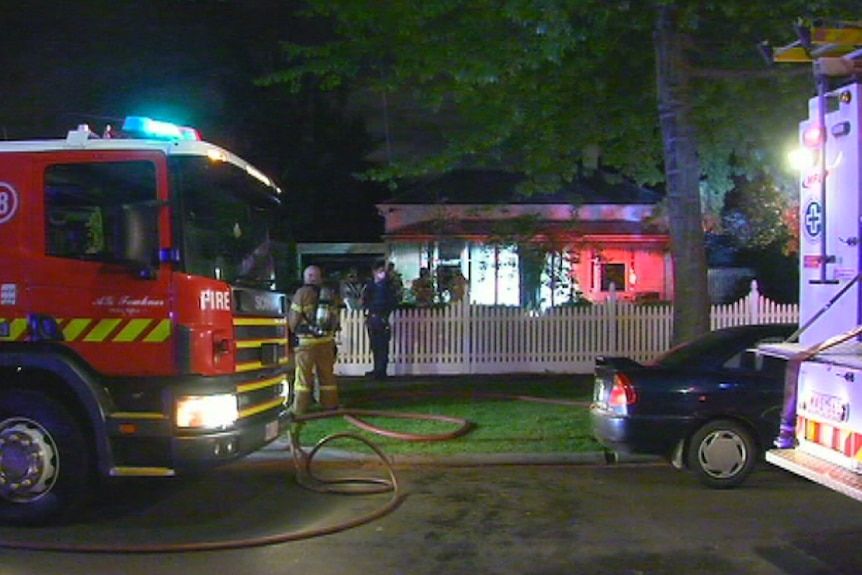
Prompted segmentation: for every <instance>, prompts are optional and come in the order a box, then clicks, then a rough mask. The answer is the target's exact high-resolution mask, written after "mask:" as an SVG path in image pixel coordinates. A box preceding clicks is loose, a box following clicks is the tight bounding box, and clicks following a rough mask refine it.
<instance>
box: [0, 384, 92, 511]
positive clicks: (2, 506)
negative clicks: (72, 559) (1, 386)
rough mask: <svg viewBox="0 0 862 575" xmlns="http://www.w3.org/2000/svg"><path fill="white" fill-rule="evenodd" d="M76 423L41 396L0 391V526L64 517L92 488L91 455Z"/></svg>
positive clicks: (17, 391)
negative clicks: (0, 524) (2, 524)
mask: <svg viewBox="0 0 862 575" xmlns="http://www.w3.org/2000/svg"><path fill="white" fill-rule="evenodd" d="M90 453H91V452H90V450H89V448H88V446H87V443H86V442H85V440H84V436H83V433H82V431H81V429H80V425H78V424H77V423H76V422H75V419H74V418H73V417H72V416H71V415H70V414H69V412H68V411H67V410H66V409H65V408H64V407H63V406H62V405H60V404H59V403H58V402H57V401H55V400H53V399H51V398H49V397H47V396H45V395H44V394H41V393H38V392H33V391H24V390H11V391H6V392H2V393H0V523H4V524H7V525H31V526H33V525H44V524H48V523H56V522H60V521H62V520H64V519H66V518H68V517H69V516H70V515H71V514H72V513H73V512H74V511H75V510H76V509H77V508H78V507H79V506H80V505H82V504H83V503H84V502H85V501H86V500H87V498H88V496H89V495H91V493H92V490H93V483H94V481H93V477H94V474H93V472H92V465H91V463H92V456H91V455H90Z"/></svg>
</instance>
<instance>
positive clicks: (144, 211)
mask: <svg viewBox="0 0 862 575" xmlns="http://www.w3.org/2000/svg"><path fill="white" fill-rule="evenodd" d="M160 207H161V206H159V205H153V204H142V205H130V206H129V205H127V206H123V207H122V208H120V210H119V212H118V214H117V219H116V220H115V221H116V223H115V225H114V228H113V229H114V238H113V239H114V241H113V245H114V258H115V260H116V261H118V262H122V263H124V264H126V265H128V266H130V267H132V268H133V269H135V271H137V272H141V277H151V275H152V274H151V273H150V272H152V271H153V268H154V267H155V266H157V265H158V252H159V223H158V222H159V220H158V216H159V208H160Z"/></svg>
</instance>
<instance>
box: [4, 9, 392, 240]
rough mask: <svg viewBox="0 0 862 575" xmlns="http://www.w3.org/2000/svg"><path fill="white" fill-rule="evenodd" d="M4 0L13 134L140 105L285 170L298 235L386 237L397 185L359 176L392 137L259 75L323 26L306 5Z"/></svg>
mask: <svg viewBox="0 0 862 575" xmlns="http://www.w3.org/2000/svg"><path fill="white" fill-rule="evenodd" d="M0 2H2V4H0V5H2V8H0V13H2V15H3V19H2V21H3V31H4V44H5V46H6V48H5V49H4V50H2V51H0V72H2V74H3V78H4V82H3V83H4V88H3V98H2V100H3V106H2V107H0V138H3V139H27V138H38V137H60V136H64V135H65V133H66V131H67V130H68V129H70V128H72V127H74V126H75V125H77V124H79V123H89V124H91V126H93V127H94V128H95V129H94V131H97V132H98V131H100V129H101V126H103V125H104V124H105V123H109V122H110V123H117V121H118V120H119V119H121V118H122V117H124V116H126V115H132V114H140V115H149V116H152V117H155V118H157V119H161V120H166V121H173V122H177V123H181V124H185V125H191V126H195V127H197V128H198V129H199V130H200V131H201V133H202V134H203V137H204V139H206V140H208V141H212V142H213V143H216V144H219V145H222V146H224V147H226V148H228V149H230V150H231V151H234V152H235V153H237V154H239V155H240V156H242V157H244V158H245V159H247V160H249V161H251V162H252V163H254V164H255V165H257V166H258V167H259V168H261V169H263V170H264V171H265V172H267V173H268V174H270V175H271V176H273V177H275V178H276V179H277V180H278V182H279V184H280V185H281V187H282V188H283V189H285V190H286V191H287V192H288V202H287V204H288V205H287V206H286V207H287V213H286V219H287V220H288V223H289V226H287V227H288V228H289V229H290V230H291V231H292V234H293V239H295V240H296V241H378V240H379V235H380V233H381V232H382V220H381V219H380V218H379V217H378V216H377V214H376V210H375V208H374V207H373V204H374V202H376V201H379V200H381V199H384V198H385V197H386V196H387V195H388V193H389V192H388V191H387V190H386V189H385V188H383V187H382V186H380V185H376V184H368V183H361V182H358V181H357V180H356V179H355V178H354V176H353V174H355V173H357V172H361V171H363V170H364V169H366V168H367V167H368V165H369V164H368V161H369V160H368V158H374V154H375V152H376V151H377V150H379V149H380V148H381V147H382V146H383V142H382V141H381V138H380V137H374V136H371V135H369V133H368V132H367V130H366V128H365V120H364V119H363V118H362V117H361V116H359V115H358V114H357V113H356V112H355V111H353V112H351V111H349V110H348V109H347V108H346V106H345V104H344V102H343V101H342V100H340V99H339V98H336V97H333V96H324V95H320V94H316V93H308V94H290V93H288V92H287V90H286V89H285V88H284V87H280V86H274V87H262V86H257V85H255V80H257V79H259V78H261V77H263V76H265V75H266V74H267V73H269V72H271V71H273V70H276V69H278V68H279V67H281V66H283V64H284V61H283V56H282V53H281V51H280V50H279V46H278V42H279V40H283V39H299V38H300V37H301V36H300V35H301V34H305V35H307V34H309V33H313V31H310V28H309V26H308V25H307V24H305V23H303V24H302V25H300V24H298V23H297V22H298V21H297V20H296V19H295V18H294V17H293V14H292V11H293V10H294V8H295V4H296V3H294V2H288V1H285V0H243V1H242V2H226V1H218V0H197V1H195V0H123V1H122V2H109V1H105V0H67V1H64V2H62V3H60V2H56V0H28V1H27V2H11V1H10V0H0ZM372 114H373V111H372ZM378 156H379V154H378Z"/></svg>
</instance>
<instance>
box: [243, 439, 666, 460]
mask: <svg viewBox="0 0 862 575" xmlns="http://www.w3.org/2000/svg"><path fill="white" fill-rule="evenodd" d="M303 448H304V449H305V450H306V452H308V451H309V450H310V449H311V448H310V447H303ZM386 456H387V457H388V458H389V462H390V464H392V465H394V466H408V465H427V466H449V467H467V466H476V465H614V464H629V463H656V462H658V461H660V458H658V457H653V456H647V455H626V454H617V453H609V452H601V451H591V452H583V453H456V454H449V455H410V454H386ZM249 457H250V458H252V459H256V460H275V459H282V458H289V457H291V453H290V444H289V443H288V441H287V440H286V439H278V440H276V441H274V442H273V443H271V444H269V445H268V446H266V447H264V448H263V449H261V450H259V451H257V452H255V453H253V454H251V455H249ZM315 459H316V460H319V461H321V462H330V463H356V464H364V463H373V462H375V461H378V458H377V455H376V454H374V453H363V452H357V451H350V450H346V449H336V448H330V447H324V448H322V449H321V450H320V451H319V452H318V453H317V455H316V456H315Z"/></svg>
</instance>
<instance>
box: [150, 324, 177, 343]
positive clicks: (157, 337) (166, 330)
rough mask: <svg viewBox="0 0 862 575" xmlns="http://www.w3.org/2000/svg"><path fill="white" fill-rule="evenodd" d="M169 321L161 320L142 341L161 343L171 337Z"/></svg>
mask: <svg viewBox="0 0 862 575" xmlns="http://www.w3.org/2000/svg"><path fill="white" fill-rule="evenodd" d="M171 325H172V324H171V320H169V319H163V320H162V321H160V322H159V325H157V326H156V327H155V328H153V331H151V332H150V333H148V334H147V337H145V338H144V341H145V342H147V343H161V342H163V341H165V340H166V339H168V338H169V337H171Z"/></svg>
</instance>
